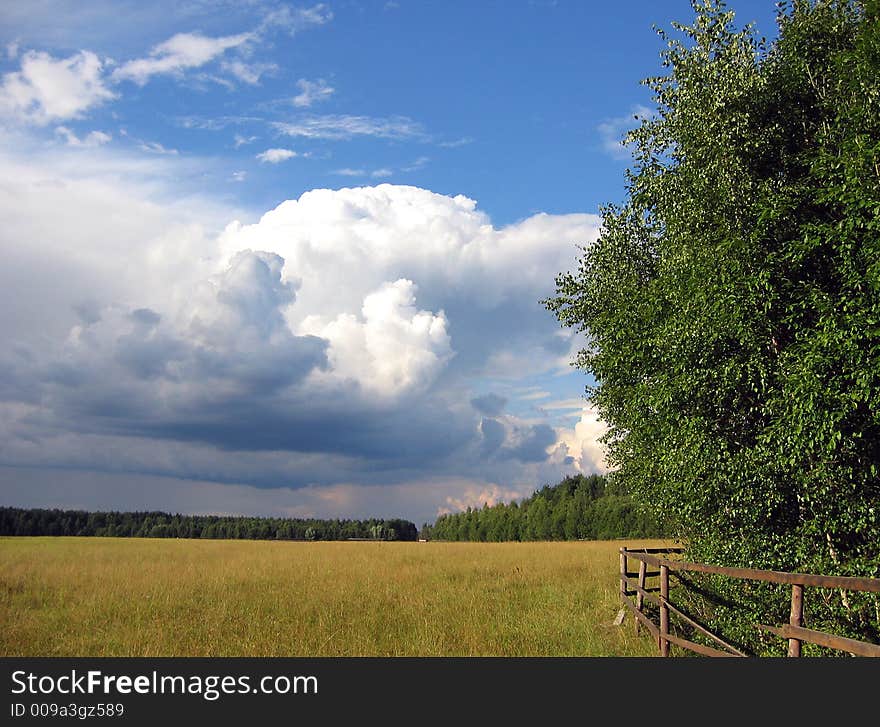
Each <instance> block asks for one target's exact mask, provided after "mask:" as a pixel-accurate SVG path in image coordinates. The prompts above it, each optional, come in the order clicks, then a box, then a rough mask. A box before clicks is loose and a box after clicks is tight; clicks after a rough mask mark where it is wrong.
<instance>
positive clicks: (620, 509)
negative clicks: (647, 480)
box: [421, 475, 661, 542]
mask: <svg viewBox="0 0 880 727" xmlns="http://www.w3.org/2000/svg"><path fill="white" fill-rule="evenodd" d="M660 534H661V531H660V528H659V526H658V524H657V522H656V520H655V519H654V518H653V517H652V516H651V514H650V513H648V512H646V511H645V510H644V508H640V507H639V506H638V505H637V504H636V503H635V502H633V499H632V498H631V497H630V496H629V495H628V494H627V493H626V492H624V491H622V490H620V489H614V488H608V487H606V480H605V477H603V476H601V475H588V476H584V475H574V476H571V477H566V478H565V479H563V480H562V481H561V482H560V483H559V484H557V485H545V486H544V487H542V488H541V489H540V490H538V491H537V492H536V493H535V494H534V495H532V496H531V497H528V498H525V499H524V500H522V501H520V502H511V503H503V502H502V503H498V504H497V505H492V506H489V505H484V506H483V507H482V508H477V509H473V508H468V509H467V510H466V511H465V512H459V513H450V514H447V515H441V516H440V517H439V518H437V521H436V522H435V523H434V525H433V526H429V525H424V526H423V527H422V532H421V535H422V537H426V538H432V539H436V540H468V541H477V542H501V541H516V540H611V539H613V538H646V537H654V536H658V535H660Z"/></svg>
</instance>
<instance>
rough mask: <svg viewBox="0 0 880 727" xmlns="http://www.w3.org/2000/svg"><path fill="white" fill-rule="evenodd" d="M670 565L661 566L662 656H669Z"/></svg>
mask: <svg viewBox="0 0 880 727" xmlns="http://www.w3.org/2000/svg"><path fill="white" fill-rule="evenodd" d="M668 600H669V566H666V565H661V566H660V656H669V642H668V641H667V640H666V636H667V635H668V634H669V606H667V605H666V604H667V602H668Z"/></svg>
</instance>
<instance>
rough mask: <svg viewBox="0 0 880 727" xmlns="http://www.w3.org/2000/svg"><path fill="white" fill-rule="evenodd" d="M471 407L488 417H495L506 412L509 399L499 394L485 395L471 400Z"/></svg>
mask: <svg viewBox="0 0 880 727" xmlns="http://www.w3.org/2000/svg"><path fill="white" fill-rule="evenodd" d="M471 405H472V406H473V407H474V409H476V410H477V411H478V412H480V413H482V414H485V415H486V416H490V417H495V416H498V415H499V414H501V412H503V411H504V407H505V406H506V405H507V399H506V398H505V397H503V396H499V395H498V394H484V395H483V396H477V397H475V398H473V399H471Z"/></svg>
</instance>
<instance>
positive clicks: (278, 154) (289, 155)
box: [257, 149, 297, 164]
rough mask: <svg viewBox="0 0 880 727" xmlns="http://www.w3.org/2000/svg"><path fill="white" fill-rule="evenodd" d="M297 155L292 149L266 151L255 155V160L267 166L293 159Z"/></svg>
mask: <svg viewBox="0 0 880 727" xmlns="http://www.w3.org/2000/svg"><path fill="white" fill-rule="evenodd" d="M295 156H297V153H296V152H295V151H293V150H292V149H266V151H263V152H260V153H259V154H257V159H259V160H260V161H261V162H265V163H267V164H279V163H281V162H284V161H287V160H288V159H293V158H294V157H295Z"/></svg>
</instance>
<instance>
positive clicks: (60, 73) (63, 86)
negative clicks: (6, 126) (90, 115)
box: [0, 51, 116, 126]
mask: <svg viewBox="0 0 880 727" xmlns="http://www.w3.org/2000/svg"><path fill="white" fill-rule="evenodd" d="M103 69H104V62H103V61H101V59H100V58H98V56H96V55H95V54H94V53H91V52H90V51H80V52H79V53H76V54H74V55H72V56H70V57H68V58H64V59H55V58H53V57H52V56H50V55H49V54H48V53H43V52H38V51H28V52H26V53H25V54H24V55H23V56H22V58H21V70H19V71H14V72H11V73H6V74H4V76H3V82H2V85H0V113H2V114H3V115H4V116H8V117H12V118H15V119H18V120H19V121H25V122H29V123H33V124H36V125H38V126H45V125H46V124H49V123H52V122H54V121H65V120H68V119H79V118H82V117H83V116H84V115H85V113H86V112H87V111H88V110H90V109H92V108H94V107H96V106H99V105H101V104H102V103H105V102H106V101H109V100H111V99H113V98H115V97H116V95H115V94H114V93H113V92H112V91H111V90H110V89H108V88H107V86H106V85H105V83H104V78H103V75H102V74H103Z"/></svg>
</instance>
